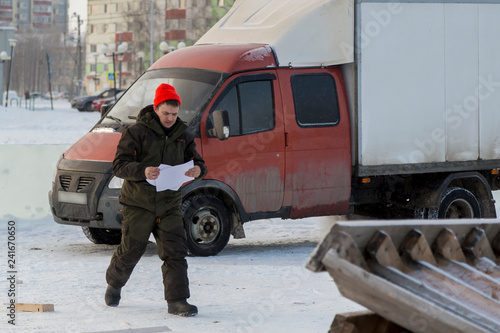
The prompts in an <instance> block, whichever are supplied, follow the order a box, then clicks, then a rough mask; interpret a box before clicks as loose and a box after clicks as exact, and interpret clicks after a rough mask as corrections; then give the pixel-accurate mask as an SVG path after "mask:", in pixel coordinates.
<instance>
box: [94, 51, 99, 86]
mask: <svg viewBox="0 0 500 333" xmlns="http://www.w3.org/2000/svg"><path fill="white" fill-rule="evenodd" d="M97 57H99V53H97V52H94V58H95V74H94V90H95V91H97V80H98V78H97Z"/></svg>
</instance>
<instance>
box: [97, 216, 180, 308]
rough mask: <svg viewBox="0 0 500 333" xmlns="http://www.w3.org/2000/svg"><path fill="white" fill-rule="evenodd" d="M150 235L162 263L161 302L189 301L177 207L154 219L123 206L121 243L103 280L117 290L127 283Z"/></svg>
mask: <svg viewBox="0 0 500 333" xmlns="http://www.w3.org/2000/svg"><path fill="white" fill-rule="evenodd" d="M151 233H153V235H154V237H155V239H156V244H157V246H158V256H159V257H160V259H161V260H163V265H162V266H161V270H162V274H163V285H164V290H165V299H166V300H167V301H168V302H171V301H176V300H179V299H185V298H189V280H188V276H187V268H188V265H187V261H186V256H187V244H186V233H185V231H184V227H183V220H182V213H181V211H180V209H179V208H174V209H171V210H169V211H167V213H166V214H165V216H163V217H162V218H158V217H156V216H154V214H152V213H151V212H149V211H147V210H144V209H141V208H137V207H130V206H125V207H124V209H123V224H122V240H121V243H120V245H119V246H118V249H117V250H116V252H115V253H114V254H113V256H112V257H111V262H110V264H109V267H108V269H107V271H106V281H107V282H108V284H109V285H110V286H112V287H114V288H121V287H123V286H124V285H125V284H126V283H127V281H128V279H129V278H130V275H131V274H132V271H133V270H134V267H135V265H136V264H137V263H138V262H139V259H141V257H142V255H143V254H144V252H145V251H146V247H147V244H148V239H149V236H150V234H151Z"/></svg>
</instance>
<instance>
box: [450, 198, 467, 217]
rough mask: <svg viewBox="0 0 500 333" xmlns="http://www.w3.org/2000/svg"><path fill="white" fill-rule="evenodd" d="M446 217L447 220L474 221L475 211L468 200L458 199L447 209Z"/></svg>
mask: <svg viewBox="0 0 500 333" xmlns="http://www.w3.org/2000/svg"><path fill="white" fill-rule="evenodd" d="M445 217H446V218H447V219H468V218H470V219H472V218H474V209H473V208H472V205H471V204H470V203H469V202H468V201H467V200H464V199H456V200H454V201H452V202H451V203H450V205H449V206H448V208H447V209H446V215H445Z"/></svg>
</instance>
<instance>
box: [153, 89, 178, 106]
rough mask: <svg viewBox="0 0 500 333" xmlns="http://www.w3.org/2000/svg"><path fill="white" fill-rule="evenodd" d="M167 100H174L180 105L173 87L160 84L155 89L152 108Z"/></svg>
mask: <svg viewBox="0 0 500 333" xmlns="http://www.w3.org/2000/svg"><path fill="white" fill-rule="evenodd" d="M169 99H175V100H176V101H179V104H181V98H180V96H179V95H178V94H177V92H176V91H175V88H174V87H172V86H171V85H170V84H166V83H162V84H160V86H159V87H158V88H156V93H155V100H154V106H155V107H156V106H158V104H161V103H163V102H165V101H168V100H169Z"/></svg>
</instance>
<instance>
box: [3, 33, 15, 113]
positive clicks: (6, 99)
mask: <svg viewBox="0 0 500 333" xmlns="http://www.w3.org/2000/svg"><path fill="white" fill-rule="evenodd" d="M16 43H17V40H15V39H13V38H9V45H10V64H9V74H8V75H7V94H6V95H5V107H7V105H8V103H9V85H10V73H11V72H12V61H13V60H14V59H13V58H12V57H13V54H14V47H16Z"/></svg>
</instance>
